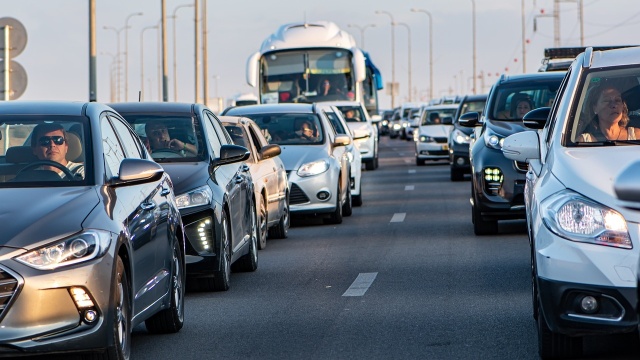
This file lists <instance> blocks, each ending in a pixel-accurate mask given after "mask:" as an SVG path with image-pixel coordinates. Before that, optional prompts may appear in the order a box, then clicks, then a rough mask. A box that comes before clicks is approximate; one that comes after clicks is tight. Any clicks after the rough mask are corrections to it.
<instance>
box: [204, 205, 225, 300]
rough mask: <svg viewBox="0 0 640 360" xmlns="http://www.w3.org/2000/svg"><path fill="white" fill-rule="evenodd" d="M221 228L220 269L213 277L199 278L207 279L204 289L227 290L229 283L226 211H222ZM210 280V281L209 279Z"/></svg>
mask: <svg viewBox="0 0 640 360" xmlns="http://www.w3.org/2000/svg"><path fill="white" fill-rule="evenodd" d="M220 217H221V223H220V226H221V229H220V254H221V255H222V256H221V257H220V270H218V271H215V272H214V273H213V279H211V278H202V279H199V280H203V281H204V280H207V285H208V284H211V285H208V286H206V290H209V291H211V290H213V291H227V290H229V286H230V285H231V245H230V244H229V237H230V235H229V220H228V219H227V213H226V211H224V210H223V211H222V214H220ZM210 279H211V280H212V281H211V280H210Z"/></svg>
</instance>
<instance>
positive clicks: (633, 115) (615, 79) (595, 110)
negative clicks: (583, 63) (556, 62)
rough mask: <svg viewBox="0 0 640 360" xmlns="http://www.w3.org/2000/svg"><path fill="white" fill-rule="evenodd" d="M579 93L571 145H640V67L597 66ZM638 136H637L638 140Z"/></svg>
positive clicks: (569, 137)
mask: <svg viewBox="0 0 640 360" xmlns="http://www.w3.org/2000/svg"><path fill="white" fill-rule="evenodd" d="M585 79H586V81H584V83H582V88H581V89H580V90H579V91H577V92H576V95H577V96H578V97H577V98H576V101H575V102H574V103H575V104H576V109H575V114H576V115H575V116H574V117H571V118H570V123H569V124H568V127H567V130H568V131H567V132H566V137H567V138H566V140H565V143H567V144H568V145H569V146H610V145H638V144H640V141H638V140H640V137H637V136H636V129H640V67H633V68H629V67H626V68H618V69H611V68H609V69H608V70H599V69H595V70H592V71H591V72H589V73H588V74H587V75H586V78H585ZM636 138H637V139H636Z"/></svg>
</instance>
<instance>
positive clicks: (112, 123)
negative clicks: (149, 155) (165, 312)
mask: <svg viewBox="0 0 640 360" xmlns="http://www.w3.org/2000/svg"><path fill="white" fill-rule="evenodd" d="M123 121H124V120H121V119H119V118H117V117H116V116H115V115H113V114H111V115H110V116H109V118H107V117H106V116H104V117H102V118H101V124H100V125H101V130H102V143H103V150H104V159H105V167H106V168H107V170H108V172H109V173H110V174H109V177H114V176H117V175H118V173H119V169H120V163H121V162H122V160H123V159H125V158H142V151H143V150H142V149H141V146H142V144H141V143H140V142H139V141H138V140H136V138H135V137H133V135H132V133H131V132H130V129H129V127H128V126H127V125H125V123H123ZM116 129H117V130H116ZM116 134H117V135H116ZM165 181H166V177H163V178H162V180H161V181H155V182H144V183H141V184H136V185H128V186H121V187H112V188H111V189H113V191H114V192H115V194H114V198H115V199H116V204H115V206H116V208H115V209H116V210H115V211H113V214H114V216H117V217H119V218H121V221H122V223H123V226H124V228H125V229H126V231H127V234H121V235H122V236H128V238H129V241H130V246H131V250H132V253H131V264H132V266H133V269H132V270H133V271H132V272H131V279H132V290H133V291H132V295H133V298H134V299H135V301H134V304H133V313H134V315H135V314H138V313H139V312H141V311H142V310H144V309H146V308H147V307H148V306H150V305H151V304H153V303H154V302H155V301H156V300H157V299H159V298H160V297H162V295H163V294H164V293H165V292H166V289H167V284H168V280H169V276H168V275H169V272H168V271H167V268H168V267H167V266H166V265H165V264H163V259H162V258H161V257H160V256H159V255H158V252H159V251H169V250H166V242H167V241H168V240H167V230H166V228H165V229H162V224H163V223H164V226H166V223H167V219H166V217H167V214H163V211H164V212H166V207H167V204H166V201H167V200H166V197H165V196H166V194H165V195H163V194H164V193H165V191H164V189H165V188H164V187H163V183H164V182H165ZM164 186H166V184H165V185H164ZM167 190H168V189H167ZM169 192H170V191H169ZM163 218H164V219H163ZM162 283H164V284H165V285H164V286H162Z"/></svg>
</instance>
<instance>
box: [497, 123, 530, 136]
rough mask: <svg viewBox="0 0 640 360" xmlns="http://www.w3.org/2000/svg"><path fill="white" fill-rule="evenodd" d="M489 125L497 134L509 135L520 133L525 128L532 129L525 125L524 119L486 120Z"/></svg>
mask: <svg viewBox="0 0 640 360" xmlns="http://www.w3.org/2000/svg"><path fill="white" fill-rule="evenodd" d="M486 121H487V127H489V128H490V129H491V130H492V131H493V132H495V133H496V134H497V135H501V136H503V137H507V136H509V135H511V134H515V133H519V132H521V131H525V130H531V129H529V128H526V127H524V125H523V124H522V121H518V120H515V121H500V120H488V119H487V120H486Z"/></svg>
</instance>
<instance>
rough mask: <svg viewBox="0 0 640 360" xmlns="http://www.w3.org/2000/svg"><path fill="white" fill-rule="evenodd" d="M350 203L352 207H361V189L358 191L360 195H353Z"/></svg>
mask: <svg viewBox="0 0 640 360" xmlns="http://www.w3.org/2000/svg"><path fill="white" fill-rule="evenodd" d="M351 203H352V204H353V206H362V189H360V195H353V196H352V197H351Z"/></svg>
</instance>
